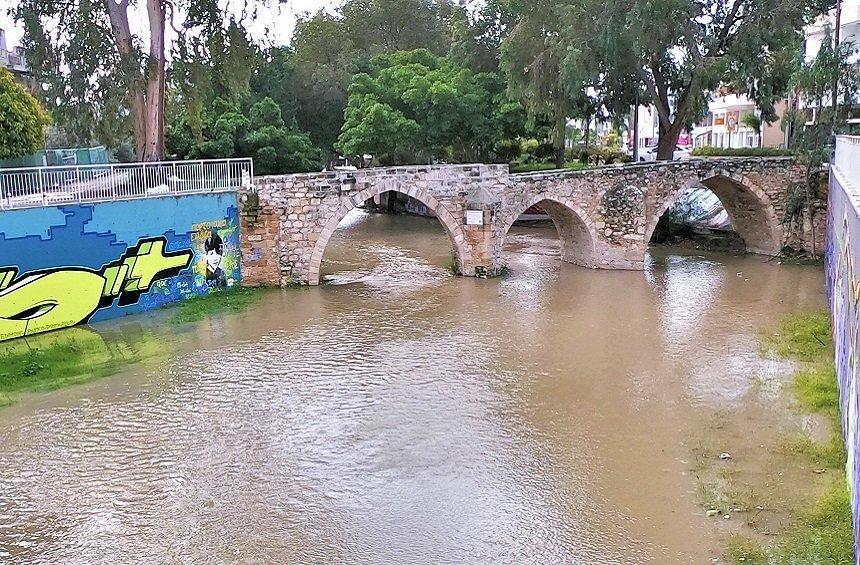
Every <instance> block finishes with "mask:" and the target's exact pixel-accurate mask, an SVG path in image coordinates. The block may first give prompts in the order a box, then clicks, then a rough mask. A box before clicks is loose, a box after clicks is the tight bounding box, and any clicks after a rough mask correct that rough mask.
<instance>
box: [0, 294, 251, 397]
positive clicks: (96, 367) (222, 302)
mask: <svg viewBox="0 0 860 565" xmlns="http://www.w3.org/2000/svg"><path fill="white" fill-rule="evenodd" d="M262 292H264V291H263V290H261V289H246V288H236V289H229V290H223V291H216V292H213V293H211V294H210V295H207V296H201V297H194V298H189V299H186V300H183V301H181V302H178V303H175V304H174V305H172V306H170V307H167V308H166V309H165V311H166V315H167V316H168V319H169V320H171V321H172V322H173V323H175V324H185V323H191V322H198V321H201V320H203V319H205V318H207V317H209V316H212V315H216V314H225V313H226V314H234V313H238V312H241V311H243V310H245V309H246V308H248V307H250V306H253V305H254V304H256V303H257V302H258V300H259V298H260V295H261V293H262ZM150 315H152V316H157V315H158V313H157V312H152V313H150ZM170 350H171V349H170V339H169V338H168V337H166V336H165V335H164V334H163V332H161V331H159V329H158V327H157V326H155V325H148V326H146V327H139V326H137V325H133V326H129V325H128V324H125V325H123V326H122V328H121V329H100V330H99V331H95V330H94V329H91V328H89V327H87V326H76V327H73V328H66V329H61V330H57V331H53V332H48V333H44V334H38V335H34V336H28V337H24V338H19V339H15V340H11V341H8V342H4V343H0V407H2V406H8V405H10V404H14V403H15V401H16V400H17V398H18V396H20V395H21V394H24V393H31V392H44V391H48V390H55V389H59V388H64V387H67V386H72V385H76V384H81V383H85V382H89V381H92V380H95V379H99V378H102V377H108V376H111V375H114V374H116V373H118V372H120V371H121V370H122V369H123V368H125V367H127V366H129V365H132V364H135V363H140V362H142V361H145V360H147V359H150V358H156V357H157V358H163V357H166V356H167V355H169V353H170Z"/></svg>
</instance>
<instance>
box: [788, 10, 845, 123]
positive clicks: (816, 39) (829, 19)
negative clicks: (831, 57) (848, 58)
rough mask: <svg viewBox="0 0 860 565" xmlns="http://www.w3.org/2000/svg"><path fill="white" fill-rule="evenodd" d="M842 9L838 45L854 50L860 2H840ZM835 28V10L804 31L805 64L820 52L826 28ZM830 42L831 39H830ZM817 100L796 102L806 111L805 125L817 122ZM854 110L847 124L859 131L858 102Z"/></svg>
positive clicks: (828, 103)
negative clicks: (847, 45) (846, 44)
mask: <svg viewBox="0 0 860 565" xmlns="http://www.w3.org/2000/svg"><path fill="white" fill-rule="evenodd" d="M841 5H842V9H841V14H840V17H839V41H840V43H847V42H851V43H853V44H854V46H855V48H856V47H860V0H842V3H841ZM835 27H836V10H835V9H833V10H830V12H828V13H827V14H824V15H822V16H820V17H819V18H818V19H817V20H815V23H813V24H812V25H810V26H809V27H807V28H806V30H805V38H804V40H803V60H804V61H806V62H807V63H808V62H810V61H812V60H813V59H815V57H816V56H817V55H818V52H819V51H820V50H821V45H822V43H823V42H824V40H825V31H826V29H827V28H830V29H831V30H833V29H834V28H835ZM831 40H832V37H831ZM858 59H860V54H858V55H855V56H854V61H855V62H856V61H857V60H858ZM824 102H825V105H826V106H829V105H830V103H831V101H830V100H827V101H824ZM841 103H842V102H840V104H841ZM819 104H821V101H818V100H798V101H797V107H798V108H799V109H803V110H805V111H806V124H807V125H810V124H813V123H816V122H817V121H818V113H819V112H820V108H819ZM854 104H855V108H854V110H853V111H852V112H851V115H850V116H849V117H848V124H849V127H850V128H851V130H852V131H857V130H858V129H860V111H858V109H857V105H860V100H855V101H854Z"/></svg>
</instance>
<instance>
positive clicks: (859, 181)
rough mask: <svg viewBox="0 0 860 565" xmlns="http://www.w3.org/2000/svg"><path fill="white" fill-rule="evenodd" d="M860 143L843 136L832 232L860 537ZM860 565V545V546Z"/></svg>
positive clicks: (834, 171) (833, 286) (833, 302)
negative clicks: (858, 423)
mask: <svg viewBox="0 0 860 565" xmlns="http://www.w3.org/2000/svg"><path fill="white" fill-rule="evenodd" d="M858 160H860V141H855V140H854V139H852V138H840V139H839V140H838V142H837V151H836V159H835V161H834V165H833V167H832V168H831V174H830V191H829V202H828V230H827V288H828V292H829V296H830V309H831V316H832V319H833V340H834V346H835V350H836V373H837V376H838V379H839V390H840V401H841V404H842V407H841V408H842V430H843V434H844V436H845V445H846V448H847V451H848V462H847V465H846V472H847V479H848V487H849V488H850V489H851V507H852V511H853V514H854V539H855V544H856V540H860V435H858V430H857V422H858V406H859V405H860V382H858V381H860V271H858V268H860V168H857V169H856V170H855V167H854V166H853V163H857V162H858ZM855 547H856V549H855V554H856V559H857V563H860V546H856V545H855Z"/></svg>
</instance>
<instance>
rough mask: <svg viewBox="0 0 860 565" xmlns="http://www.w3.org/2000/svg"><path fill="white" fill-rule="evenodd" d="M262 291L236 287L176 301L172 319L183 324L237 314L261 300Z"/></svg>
mask: <svg viewBox="0 0 860 565" xmlns="http://www.w3.org/2000/svg"><path fill="white" fill-rule="evenodd" d="M262 292H263V291H262V290H261V289H258V288H246V287H236V288H229V289H223V290H216V291H213V292H211V293H209V294H207V295H205V296H194V297H191V298H187V299H185V300H183V301H181V302H178V303H176V306H174V310H175V312H174V313H173V316H172V318H171V321H173V323H176V324H183V323H187V322H199V321H200V320H202V319H204V318H206V317H207V316H212V315H214V314H236V313H238V312H241V311H243V310H245V309H246V308H248V307H249V306H253V305H254V304H256V303H257V302H259V300H260V297H261V293H262Z"/></svg>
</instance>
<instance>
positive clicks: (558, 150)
mask: <svg viewBox="0 0 860 565" xmlns="http://www.w3.org/2000/svg"><path fill="white" fill-rule="evenodd" d="M566 138H567V118H566V117H565V116H564V115H562V116H559V117H557V118H556V122H555V166H556V167H558V168H559V169H561V168H563V167H564V149H565V148H564V142H565V139H566Z"/></svg>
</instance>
